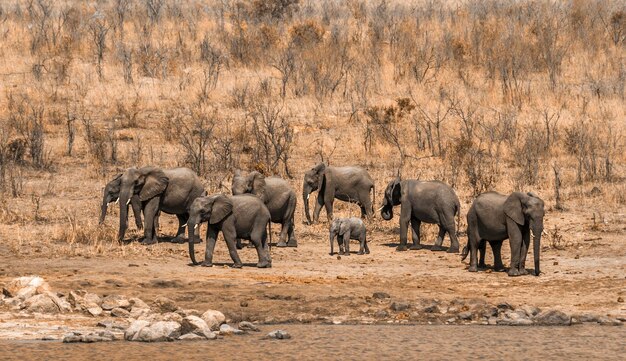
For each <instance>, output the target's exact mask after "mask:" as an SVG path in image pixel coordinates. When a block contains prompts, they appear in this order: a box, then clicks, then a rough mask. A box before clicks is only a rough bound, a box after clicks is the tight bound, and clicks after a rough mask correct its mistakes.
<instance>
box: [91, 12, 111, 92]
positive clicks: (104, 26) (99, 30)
mask: <svg viewBox="0 0 626 361" xmlns="http://www.w3.org/2000/svg"><path fill="white" fill-rule="evenodd" d="M109 28H110V25H109V24H108V21H107V19H106V17H105V16H104V15H103V14H99V13H96V14H95V15H94V16H93V17H92V18H91V21H90V23H89V33H90V35H91V42H92V43H93V47H94V52H95V55H96V72H97V73H98V77H99V78H100V80H102V79H103V75H102V60H103V59H104V51H105V50H106V48H107V47H106V37H107V33H108V32H109Z"/></svg>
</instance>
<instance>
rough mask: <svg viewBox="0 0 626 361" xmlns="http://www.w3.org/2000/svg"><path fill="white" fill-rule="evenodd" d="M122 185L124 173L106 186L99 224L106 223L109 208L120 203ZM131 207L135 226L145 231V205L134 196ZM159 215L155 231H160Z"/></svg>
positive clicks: (156, 219) (131, 199) (155, 223)
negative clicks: (142, 219) (143, 219)
mask: <svg viewBox="0 0 626 361" xmlns="http://www.w3.org/2000/svg"><path fill="white" fill-rule="evenodd" d="M121 184H122V173H120V174H118V175H116V176H115V178H113V179H112V180H111V181H110V182H109V183H107V184H106V186H104V191H103V193H104V194H103V196H102V204H101V205H100V220H99V222H98V223H99V224H103V223H104V219H105V217H106V214H107V210H108V208H109V204H111V203H113V202H115V203H119V197H120V186H121ZM130 206H131V208H132V210H133V216H134V217H135V225H136V226H137V229H143V223H142V222H141V212H142V210H143V205H142V203H141V201H140V200H139V196H137V195H133V196H132V197H131V198H130ZM158 218H159V217H158V215H157V217H155V219H154V229H155V230H158V229H159V223H158Z"/></svg>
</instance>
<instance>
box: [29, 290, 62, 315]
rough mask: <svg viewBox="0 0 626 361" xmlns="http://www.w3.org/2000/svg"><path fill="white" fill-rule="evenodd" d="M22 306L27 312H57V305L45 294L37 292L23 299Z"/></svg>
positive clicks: (58, 310)
mask: <svg viewBox="0 0 626 361" xmlns="http://www.w3.org/2000/svg"><path fill="white" fill-rule="evenodd" d="M22 308H24V309H26V310H27V311H29V312H38V313H59V312H61V310H60V309H59V306H58V305H57V304H56V303H55V302H54V300H52V298H51V297H50V296H49V295H47V294H38V295H34V296H32V297H30V298H28V299H27V300H26V301H24V303H23V305H22Z"/></svg>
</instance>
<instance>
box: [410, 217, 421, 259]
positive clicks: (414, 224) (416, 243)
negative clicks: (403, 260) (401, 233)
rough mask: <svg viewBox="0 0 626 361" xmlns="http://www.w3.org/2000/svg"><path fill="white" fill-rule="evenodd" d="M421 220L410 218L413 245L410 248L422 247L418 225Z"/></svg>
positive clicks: (419, 225)
mask: <svg viewBox="0 0 626 361" xmlns="http://www.w3.org/2000/svg"><path fill="white" fill-rule="evenodd" d="M421 225H422V222H421V221H420V220H419V219H417V218H411V239H412V240H413V245H412V246H411V248H410V249H411V250H414V251H416V250H418V249H422V245H421V244H420V242H421V240H420V227H421Z"/></svg>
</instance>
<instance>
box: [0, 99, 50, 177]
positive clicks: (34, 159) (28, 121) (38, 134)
mask: <svg viewBox="0 0 626 361" xmlns="http://www.w3.org/2000/svg"><path fill="white" fill-rule="evenodd" d="M8 112H9V124H11V126H13V127H14V128H15V129H16V131H17V132H18V133H19V134H20V135H21V137H22V139H24V140H25V141H26V144H27V145H28V153H29V156H30V160H31V164H32V166H34V167H35V168H39V169H50V167H51V166H52V163H51V159H50V157H49V153H47V152H46V147H45V133H44V113H45V106H44V105H43V103H41V102H38V101H34V100H32V99H30V98H29V97H27V96H17V97H14V96H13V95H9V98H8Z"/></svg>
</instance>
